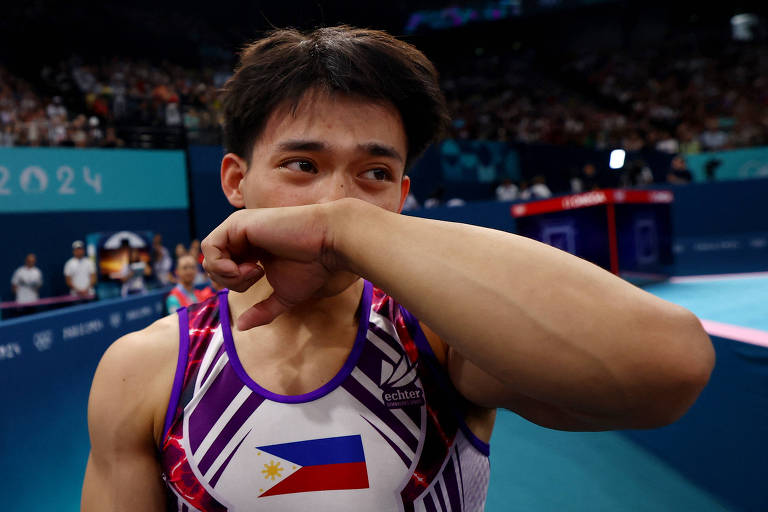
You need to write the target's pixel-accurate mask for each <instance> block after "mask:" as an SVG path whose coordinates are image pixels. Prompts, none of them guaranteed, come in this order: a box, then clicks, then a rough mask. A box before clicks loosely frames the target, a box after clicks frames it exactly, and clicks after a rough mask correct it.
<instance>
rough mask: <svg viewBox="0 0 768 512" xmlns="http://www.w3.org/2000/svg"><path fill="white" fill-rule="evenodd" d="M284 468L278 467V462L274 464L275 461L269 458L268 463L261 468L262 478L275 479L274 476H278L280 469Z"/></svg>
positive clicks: (279, 475)
mask: <svg viewBox="0 0 768 512" xmlns="http://www.w3.org/2000/svg"><path fill="white" fill-rule="evenodd" d="M284 469H285V468H281V467H280V462H278V463H277V464H275V461H273V460H270V461H269V464H264V469H262V470H261V472H262V473H264V479H265V480H266V479H267V478H272V480H274V479H275V477H277V478H280V477H281V476H282V475H281V474H280V472H281V471H283V470H284Z"/></svg>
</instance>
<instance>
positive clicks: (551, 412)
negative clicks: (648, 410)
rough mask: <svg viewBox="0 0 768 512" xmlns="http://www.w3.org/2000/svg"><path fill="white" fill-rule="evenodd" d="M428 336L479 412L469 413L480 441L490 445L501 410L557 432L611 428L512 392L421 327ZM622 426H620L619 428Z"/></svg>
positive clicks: (603, 422) (469, 422)
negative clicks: (492, 431)
mask: <svg viewBox="0 0 768 512" xmlns="http://www.w3.org/2000/svg"><path fill="white" fill-rule="evenodd" d="M421 327H422V330H423V331H424V335H425V337H426V338H427V341H429V345H430V346H431V347H432V351H433V352H435V355H436V356H437V358H438V360H439V361H440V363H441V364H442V365H443V366H444V367H445V368H446V371H447V372H448V375H449V377H450V379H451V382H452V383H453V385H454V386H455V387H456V389H457V391H458V392H459V393H461V394H462V396H463V397H464V398H466V399H467V400H469V401H470V402H471V403H472V404H474V405H476V406H477V409H475V410H472V411H469V413H468V415H467V418H466V420H467V425H468V426H469V427H470V430H472V432H474V433H475V435H477V436H478V437H479V438H480V439H483V440H484V441H488V440H489V439H490V435H491V430H492V428H493V422H494V419H495V415H493V414H491V413H490V412H489V411H492V410H495V409H496V408H497V407H503V408H505V409H509V410H511V411H513V412H515V413H516V414H519V415H520V416H522V417H523V418H525V419H527V420H528V421H531V422H533V423H536V424H537V425H539V426H542V427H546V428H552V429H557V430H577V431H595V430H607V429H609V428H611V427H610V426H608V425H609V421H608V420H606V419H605V418H599V419H596V418H592V417H590V416H588V415H582V414H579V413H578V412H576V411H572V410H568V409H564V408H562V407H558V406H556V405H553V404H548V403H545V402H542V401H539V400H536V399H533V398H530V397H528V396H525V395H523V394H519V393H513V392H510V390H509V386H506V385H505V384H504V383H502V382H501V381H500V380H499V379H497V378H496V377H494V376H493V375H491V374H489V373H487V372H485V371H484V370H482V369H480V368H478V367H477V366H476V365H475V364H474V363H472V361H469V360H468V359H466V358H464V356H462V355H461V354H460V353H459V352H457V351H456V350H454V349H453V348H451V347H450V346H449V345H448V344H446V343H445V342H444V341H443V340H442V339H441V338H440V336H438V335H437V334H436V333H435V332H434V331H432V329H430V328H429V327H428V326H426V325H424V324H421ZM617 426H619V425H617Z"/></svg>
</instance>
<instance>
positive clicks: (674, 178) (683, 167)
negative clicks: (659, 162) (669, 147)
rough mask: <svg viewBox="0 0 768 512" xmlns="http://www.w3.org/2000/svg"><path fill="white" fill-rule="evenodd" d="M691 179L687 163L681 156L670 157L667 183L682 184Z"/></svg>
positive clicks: (691, 175)
mask: <svg viewBox="0 0 768 512" xmlns="http://www.w3.org/2000/svg"><path fill="white" fill-rule="evenodd" d="M692 181H693V174H691V171H690V170H689V169H688V164H687V163H686V162H685V159H684V158H683V157H681V156H676V157H675V158H673V159H672V163H671V165H670V169H669V172H668V173H667V183H673V184H676V185H683V184H686V183H690V182H692Z"/></svg>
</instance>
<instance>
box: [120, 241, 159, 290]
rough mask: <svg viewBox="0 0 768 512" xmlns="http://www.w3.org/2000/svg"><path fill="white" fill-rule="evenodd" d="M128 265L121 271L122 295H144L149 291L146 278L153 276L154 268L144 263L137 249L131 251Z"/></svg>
mask: <svg viewBox="0 0 768 512" xmlns="http://www.w3.org/2000/svg"><path fill="white" fill-rule="evenodd" d="M129 254H130V256H129V259H128V263H127V264H125V265H124V266H123V268H122V270H121V271H120V275H119V278H120V280H121V281H122V282H123V286H122V288H121V290H120V295H122V296H123V297H127V296H128V295H135V294H137V293H143V292H145V291H146V290H147V287H146V284H145V283H144V277H147V276H150V275H151V274H152V268H151V267H150V266H149V265H147V264H146V262H144V261H142V259H141V254H140V253H139V250H138V249H136V248H135V247H133V248H131V249H130V253H129Z"/></svg>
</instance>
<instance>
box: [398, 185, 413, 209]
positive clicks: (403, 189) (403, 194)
mask: <svg viewBox="0 0 768 512" xmlns="http://www.w3.org/2000/svg"><path fill="white" fill-rule="evenodd" d="M410 191H411V178H409V177H408V176H403V180H402V181H401V182H400V208H398V209H397V213H400V212H402V211H403V205H404V204H405V198H406V197H408V192H410Z"/></svg>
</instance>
